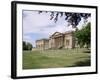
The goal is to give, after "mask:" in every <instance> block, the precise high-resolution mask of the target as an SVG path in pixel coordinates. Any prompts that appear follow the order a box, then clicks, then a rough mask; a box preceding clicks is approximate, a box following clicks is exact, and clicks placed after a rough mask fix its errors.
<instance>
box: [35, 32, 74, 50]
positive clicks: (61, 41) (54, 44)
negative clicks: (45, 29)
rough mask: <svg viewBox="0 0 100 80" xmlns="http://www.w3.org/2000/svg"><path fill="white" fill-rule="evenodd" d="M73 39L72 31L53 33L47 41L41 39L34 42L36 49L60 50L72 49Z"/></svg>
mask: <svg viewBox="0 0 100 80" xmlns="http://www.w3.org/2000/svg"><path fill="white" fill-rule="evenodd" d="M74 47H75V38H74V34H73V31H69V32H65V33H60V32H55V33H54V34H52V35H51V36H50V37H49V39H41V40H37V41H36V48H38V49H61V48H74Z"/></svg>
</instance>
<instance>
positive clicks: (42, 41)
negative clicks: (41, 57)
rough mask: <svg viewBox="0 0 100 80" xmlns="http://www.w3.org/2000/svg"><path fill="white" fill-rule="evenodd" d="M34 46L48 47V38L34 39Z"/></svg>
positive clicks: (42, 48)
mask: <svg viewBox="0 0 100 80" xmlns="http://www.w3.org/2000/svg"><path fill="white" fill-rule="evenodd" d="M36 48H37V49H41V50H44V49H48V48H49V39H40V40H36Z"/></svg>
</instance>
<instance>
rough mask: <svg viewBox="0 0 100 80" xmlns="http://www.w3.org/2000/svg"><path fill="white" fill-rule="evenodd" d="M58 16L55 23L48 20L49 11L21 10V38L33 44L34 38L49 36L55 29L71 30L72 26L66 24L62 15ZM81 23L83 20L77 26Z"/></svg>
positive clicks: (60, 30) (61, 30) (79, 26)
mask: <svg viewBox="0 0 100 80" xmlns="http://www.w3.org/2000/svg"><path fill="white" fill-rule="evenodd" d="M58 18H59V19H58V21H57V22H56V23H55V22H54V21H53V20H50V13H45V12H42V13H41V14H38V11H23V40H25V41H27V42H30V43H32V44H33V46H34V44H35V40H36V39H40V38H49V36H50V35H52V34H53V33H54V32H56V31H57V32H65V31H70V30H72V26H69V27H68V26H67V24H68V23H67V21H65V17H64V16H63V17H58ZM82 25H83V20H82V21H81V22H80V23H79V25H78V28H81V26H82ZM27 34H28V35H27ZM34 34H35V35H34ZM37 34H38V35H37ZM34 36H36V37H34ZM37 36H38V37H37Z"/></svg>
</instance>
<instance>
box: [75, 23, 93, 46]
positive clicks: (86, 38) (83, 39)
mask: <svg viewBox="0 0 100 80" xmlns="http://www.w3.org/2000/svg"><path fill="white" fill-rule="evenodd" d="M90 27H91V24H90V23H88V24H87V25H86V26H84V27H83V28H82V29H81V30H78V31H76V32H75V36H76V39H77V41H78V44H79V45H80V47H83V46H85V45H86V47H87V48H89V47H90V42H91V28H90Z"/></svg>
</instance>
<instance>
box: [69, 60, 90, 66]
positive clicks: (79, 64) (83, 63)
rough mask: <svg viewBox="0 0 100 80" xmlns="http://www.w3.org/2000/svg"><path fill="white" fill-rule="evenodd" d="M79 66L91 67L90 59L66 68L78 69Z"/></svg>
mask: <svg viewBox="0 0 100 80" xmlns="http://www.w3.org/2000/svg"><path fill="white" fill-rule="evenodd" d="M79 66H91V62H90V59H87V60H85V61H79V62H76V63H75V64H74V65H72V66H68V67H79Z"/></svg>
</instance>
